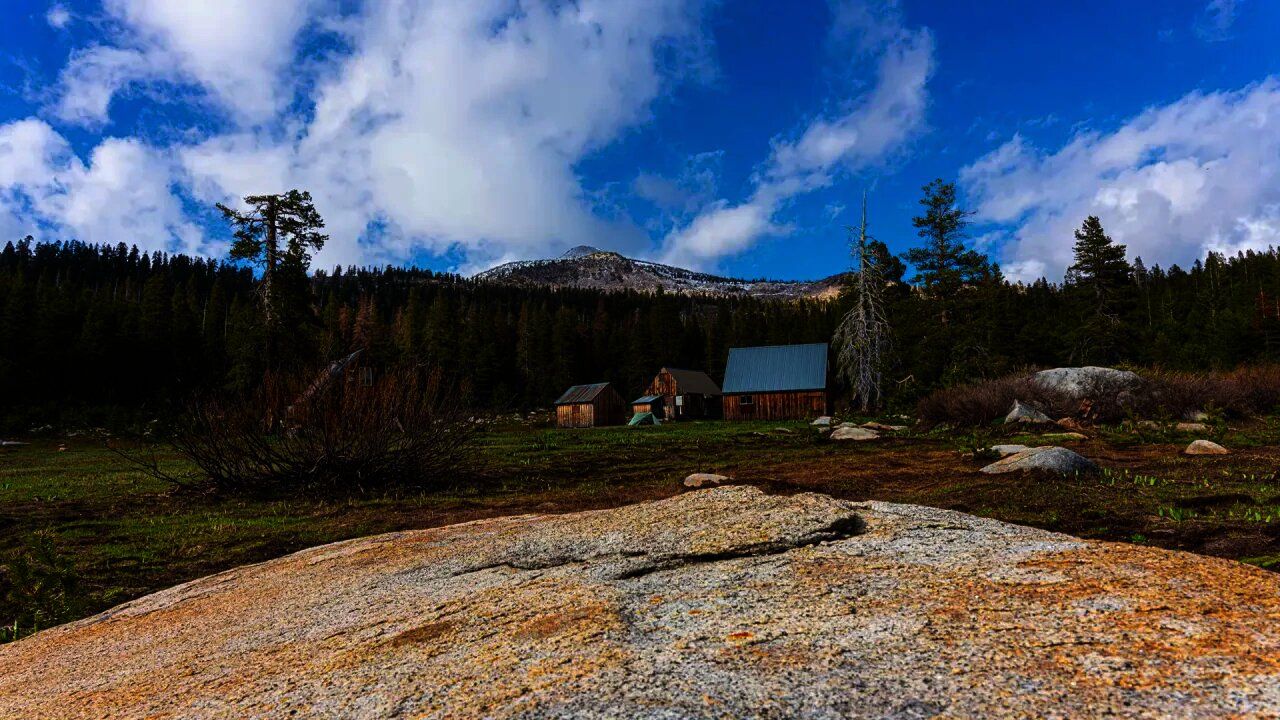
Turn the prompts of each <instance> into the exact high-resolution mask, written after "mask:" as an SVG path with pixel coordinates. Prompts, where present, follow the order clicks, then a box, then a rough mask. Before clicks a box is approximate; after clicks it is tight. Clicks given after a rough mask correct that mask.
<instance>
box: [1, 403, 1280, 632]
mask: <svg viewBox="0 0 1280 720" xmlns="http://www.w3.org/2000/svg"><path fill="white" fill-rule="evenodd" d="M778 428H784V429H785V430H787V431H790V432H780V431H778ZM1001 431H1002V428H998V427H993V428H991V429H989V430H986V431H983V432H982V433H979V434H973V433H959V432H956V433H947V432H940V431H933V432H929V433H918V434H917V433H911V432H905V433H899V434H895V435H893V436H886V438H884V439H883V440H882V441H878V442H874V443H836V442H831V441H828V440H825V439H823V438H822V437H821V435H819V433H818V432H817V431H816V430H815V429H814V428H812V427H810V426H809V425H808V424H807V423H800V422H787V423H778V422H773V423H766V422H750V423H724V422H702V423H696V422H695V423H681V424H665V425H660V426H656V427H641V428H628V427H619V428H599V429H590V430H555V429H550V428H530V427H525V426H506V427H501V426H499V427H492V428H490V430H489V431H488V432H486V433H485V434H483V435H482V436H481V437H480V438H479V440H478V456H479V457H478V460H479V464H480V465H481V466H482V477H483V478H484V481H483V482H479V483H477V482H473V481H468V482H465V483H464V482H461V481H460V482H458V483H457V484H456V485H454V486H450V487H446V488H445V489H443V490H441V491H438V492H434V493H421V492H408V491H406V492H389V493H385V494H380V495H371V496H361V497H354V498H344V499H328V500H315V499H296V498H285V499H236V498H230V499H227V498H223V499H219V498H207V497H193V496H188V495H183V494H179V493H173V492H171V488H170V487H169V486H167V485H166V484H165V483H163V482H160V481H157V480H155V479H153V478H150V477H149V476H147V475H146V473H144V472H142V471H141V470H139V469H138V468H137V467H135V466H132V465H130V464H128V463H127V462H125V461H124V460H122V459H121V458H120V457H118V456H117V455H115V454H114V453H112V452H110V451H108V450H107V449H105V448H104V447H102V446H101V445H99V444H96V443H95V442H93V441H89V440H77V441H70V442H68V443H66V444H65V449H60V448H61V447H63V444H62V443H59V442H57V441H38V442H34V443H33V444H32V445H30V446H25V447H16V448H4V449H0V565H8V566H14V565H15V563H18V562H22V560H21V559H22V558H27V559H28V560H31V559H32V558H34V559H35V560H36V561H38V562H35V563H34V565H32V567H34V568H35V570H36V571H37V574H38V573H39V572H44V573H45V575H43V576H40V577H48V578H59V577H62V576H61V575H59V573H60V572H62V570H65V569H68V568H69V569H70V572H73V573H74V575H75V576H76V578H78V579H79V580H80V581H81V583H80V585H79V589H78V590H77V593H79V594H80V595H82V596H83V597H78V598H73V600H75V602H64V601H63V600H65V599H63V600H59V599H57V598H52V599H48V598H46V599H47V602H45V601H44V600H39V601H37V600H32V599H30V597H25V596H24V597H19V596H20V595H21V593H17V594H15V592H14V589H13V588H12V587H9V588H8V589H6V587H5V582H4V580H3V579H0V625H12V623H13V621H14V619H15V618H18V619H19V620H21V623H20V624H21V626H22V627H20V628H19V631H18V632H19V634H21V633H22V632H24V630H22V628H23V627H26V628H29V627H31V626H32V625H33V624H38V625H40V626H47V625H48V624H49V623H50V622H53V621H65V620H68V619H72V617H73V616H74V617H78V616H80V615H83V614H84V613H88V612H94V611H97V610H101V609H104V608H105V607H108V606H110V605H112V604H115V603H118V602H121V601H123V600H126V599H129V598H132V597H137V596H139V595H142V594H145V593H148V592H152V591H155V590H158V589H161V588H164V587H168V586H170V585H173V584H176V583H179V582H183V581H186V580H190V579H193V578H196V577H200V576H202V575H206V574H209V573H213V572H217V571H219V570H223V569H226V568H229V567H234V566H236V565H241V564H245V563H251V562H258V561H261V560H265V559H269V558H272V557H277V556H279V555H282V554H285V553H288V552H292V551H295V550H299V549H302V548H305V547H310V546H314V545H318V544H323V543H328V542H333V541H336V540H342V539H346V538H351V537H359V536H363V535H370V534H375V533H380V532H388V531H393V530H400V529H406V528H419V527H430V526H437V525H442V524H449V523H453V522H459V521H465V520H473V519H478V518H483V517H492V516H499V515H508V514H514V513H529V512H539V513H540V512H562V511H571V510H577V509H585V508H594V507H609V506H615V505H619V504H625V503H629V502H636V501H640V500H645V499H652V498H656V497H663V496H666V495H670V494H673V493H675V492H678V491H679V489H680V486H679V482H680V480H681V479H682V478H683V477H684V476H686V475H688V474H689V473H692V472H718V473H723V474H726V475H730V476H732V477H735V478H738V479H740V480H742V481H746V482H754V483H758V484H762V485H764V486H765V487H766V488H767V489H770V490H771V491H783V492H789V491H800V490H814V491H821V492H826V493H829V494H833V495H837V496H840V497H847V498H851V499H881V500H888V501H894V502H909V503H917V504H925V505H933V506H938V507H949V508H955V509H959V510H963V511H966V512H971V513H976V514H979V515H985V516H989V517H995V518H998V519H1002V520H1006V521H1010V522H1018V523H1023V524H1029V525H1035V526H1038V527H1044V528H1048V529H1053V530H1060V531H1065V532H1070V533H1073V534H1077V535H1081V536H1084V537H1094V538H1103V539H1110V540H1120V541H1132V542H1141V543H1143V544H1151V545H1158V546H1162V547H1175V548H1181V549H1190V550H1196V549H1199V547H1200V546H1201V545H1200V544H1203V543H1207V542H1209V541H1210V540H1214V539H1216V540H1217V541H1219V546H1221V542H1220V541H1222V540H1223V539H1224V538H1225V539H1226V540H1227V541H1229V542H1228V544H1227V545H1226V547H1228V549H1227V550H1220V549H1219V550H1214V552H1219V553H1225V554H1227V555H1228V556H1230V557H1237V558H1241V559H1244V560H1245V561H1247V562H1253V563H1254V564H1257V565H1260V566H1262V567H1271V568H1275V567H1277V561H1276V558H1277V557H1280V541H1268V540H1266V538H1280V480H1277V474H1276V469H1275V468H1276V467H1277V466H1278V465H1280V452H1277V450H1276V448H1277V446H1278V445H1280V421H1278V420H1277V419H1276V418H1267V419H1264V420H1261V421H1258V422H1256V423H1252V424H1247V425H1243V426H1242V427H1240V428H1237V429H1235V430H1231V431H1229V432H1228V434H1227V436H1226V437H1225V438H1224V439H1223V442H1224V444H1226V445H1228V447H1232V448H1233V449H1236V450H1237V452H1236V453H1235V454H1233V455H1229V456H1222V457H1208V458H1187V457H1185V456H1182V455H1181V454H1180V451H1181V447H1182V446H1181V443H1182V438H1179V439H1178V440H1177V442H1173V443H1163V442H1157V443H1152V442H1141V441H1136V440H1134V438H1133V437H1131V436H1129V435H1124V434H1123V432H1122V430H1120V429H1108V430H1104V431H1103V432H1101V433H1095V432H1089V433H1087V434H1090V435H1092V436H1093V439H1091V440H1089V441H1084V442H1080V443H1076V444H1073V446H1072V447H1073V448H1075V449H1077V450H1078V451H1080V452H1082V453H1084V454H1086V455H1089V456H1091V457H1095V458H1098V459H1099V461H1100V463H1101V464H1102V465H1103V467H1104V472H1103V473H1102V474H1101V475H1098V476H1089V477H1080V478H1065V479H1061V480H1046V479H1028V478H1023V477H1020V476H986V475H981V474H979V473H978V472H977V469H978V468H979V467H981V466H982V465H984V464H986V462H988V461H987V460H984V459H981V458H975V457H965V456H964V454H963V452H962V451H963V449H964V448H966V447H970V446H976V445H981V444H988V443H994V442H1006V443H1007V442H1022V443H1023V444H1028V445H1034V444H1040V443H1039V442H1038V439H1039V437H1038V436H1034V435H1013V436H1011V437H1001V436H1000V433H1001ZM161 460H162V462H164V463H165V464H166V465H167V466H168V467H169V468H170V469H172V470H175V471H184V470H190V468H189V467H184V465H185V462H184V461H183V460H182V459H181V458H180V457H178V456H177V455H175V454H172V453H169V454H166V455H163V456H162V457H161ZM41 538H44V539H45V540H41ZM1241 538H1243V539H1241ZM1259 538H1261V539H1259ZM46 540H47V544H49V546H50V547H51V549H52V550H51V551H52V552H53V553H54V554H53V555H47V556H39V557H37V556H38V555H40V554H39V553H38V552H36V550H38V549H39V547H37V546H38V545H39V542H46ZM1231 543H1236V544H1231ZM1268 543H1270V544H1268ZM46 549H47V548H46ZM42 552H43V551H42ZM60 568H61V569H60ZM0 578H3V575H2V574H0ZM81 601H83V602H81ZM41 602H44V603H45V605H47V607H45V608H44V609H42V611H41V612H42V613H43V614H42V615H40V618H41V619H40V621H39V622H38V623H33V622H31V618H32V617H34V616H33V615H32V612H33V610H32V608H33V607H34V606H35V605H39V604H40V603H41ZM59 613H61V614H59ZM9 634H10V635H12V634H13V633H12V632H10V633H9ZM3 639H6V634H5V632H4V631H3V630H0V640H3Z"/></svg>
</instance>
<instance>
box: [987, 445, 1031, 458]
mask: <svg viewBox="0 0 1280 720" xmlns="http://www.w3.org/2000/svg"><path fill="white" fill-rule="evenodd" d="M990 449H991V452H996V453H1000V457H1009V456H1010V455H1016V454H1018V453H1020V452H1022V451H1023V450H1030V449H1031V448H1029V447H1028V446H1026V445H992V446H991V448H990Z"/></svg>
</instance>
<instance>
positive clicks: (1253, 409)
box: [1139, 365, 1280, 418]
mask: <svg viewBox="0 0 1280 720" xmlns="http://www.w3.org/2000/svg"><path fill="white" fill-rule="evenodd" d="M1146 384H1147V386H1148V391H1147V392H1146V393H1144V396H1143V397H1142V398H1141V402H1140V407H1139V410H1140V411H1141V412H1143V413H1144V414H1147V415H1150V414H1154V413H1158V412H1161V411H1164V412H1166V413H1168V414H1170V415H1172V416H1174V417H1176V418H1182V417H1186V416H1187V415H1189V414H1191V413H1195V412H1199V411H1203V410H1206V409H1209V408H1213V409H1215V410H1217V411H1220V412H1222V413H1223V414H1224V415H1227V416H1231V417H1249V416H1253V415H1261V414H1264V413H1269V412H1273V411H1275V410H1276V408H1277V407H1280V365H1258V366H1251V367H1242V368H1237V369H1235V370H1231V371H1228V372H1200V373H1190V372H1154V373H1150V374H1149V375H1148V376H1147V381H1146Z"/></svg>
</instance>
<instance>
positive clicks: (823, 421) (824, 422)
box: [812, 415, 831, 427]
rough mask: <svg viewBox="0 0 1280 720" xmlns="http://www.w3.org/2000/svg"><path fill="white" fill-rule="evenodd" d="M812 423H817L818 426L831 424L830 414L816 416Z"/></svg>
mask: <svg viewBox="0 0 1280 720" xmlns="http://www.w3.org/2000/svg"><path fill="white" fill-rule="evenodd" d="M812 424H814V425H819V426H823V427H826V426H828V425H830V424H831V416H830V415H823V416H822V417H820V418H818V419H817V420H814V421H813V423H812Z"/></svg>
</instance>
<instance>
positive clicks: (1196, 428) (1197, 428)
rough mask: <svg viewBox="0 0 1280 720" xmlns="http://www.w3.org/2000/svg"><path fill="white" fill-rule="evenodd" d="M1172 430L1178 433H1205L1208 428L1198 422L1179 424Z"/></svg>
mask: <svg viewBox="0 0 1280 720" xmlns="http://www.w3.org/2000/svg"><path fill="white" fill-rule="evenodd" d="M1174 428H1175V429H1176V430H1177V431H1178V432H1205V431H1206V430H1208V429H1209V426H1208V425H1205V424H1204V423H1200V422H1180V423H1178V424H1177V425H1174Z"/></svg>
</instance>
